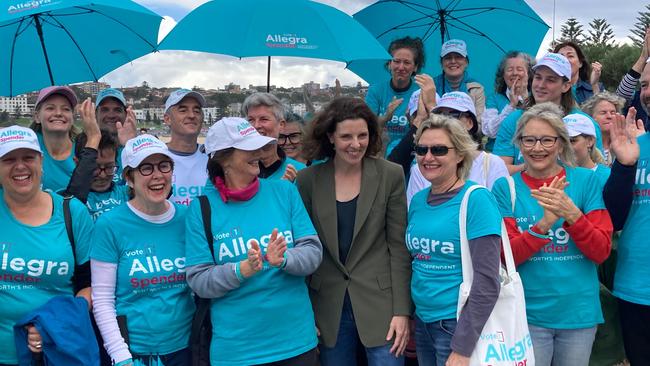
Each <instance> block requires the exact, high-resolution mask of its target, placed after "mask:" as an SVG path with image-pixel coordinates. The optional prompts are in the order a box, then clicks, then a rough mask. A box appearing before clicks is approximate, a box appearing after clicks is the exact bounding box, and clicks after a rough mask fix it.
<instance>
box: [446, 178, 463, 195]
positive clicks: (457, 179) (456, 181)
mask: <svg viewBox="0 0 650 366" xmlns="http://www.w3.org/2000/svg"><path fill="white" fill-rule="evenodd" d="M459 180H460V177H456V180H455V181H454V184H452V185H451V186H449V188H447V190H446V191H445V192H444V193H447V192H449V191H451V189H452V188H454V186H455V185H456V183H458V181H459Z"/></svg>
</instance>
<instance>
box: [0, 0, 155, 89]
mask: <svg viewBox="0 0 650 366" xmlns="http://www.w3.org/2000/svg"><path fill="white" fill-rule="evenodd" d="M4 6H5V9H8V10H7V12H2V13H0V45H2V48H1V49H0V51H1V53H2V55H1V56H0V95H9V96H14V95H16V94H20V93H23V92H27V91H32V90H36V89H40V88H42V87H45V86H48V85H62V84H70V83H75V82H81V81H89V80H93V81H97V79H99V78H100V77H102V76H103V75H104V74H106V73H108V72H110V71H112V70H114V69H116V68H117V67H119V66H121V65H123V64H125V63H127V62H130V61H132V60H134V59H136V58H138V57H140V56H142V55H145V54H147V53H150V52H152V51H154V50H155V47H156V44H157V42H158V29H159V27H160V21H161V20H162V17H160V16H159V15H157V14H155V13H153V12H152V11H150V10H148V9H146V8H145V7H143V6H141V5H138V4H136V3H134V2H132V1H127V0H36V1H24V0H20V1H16V0H12V1H10V2H9V3H8V4H7V3H5V5H4ZM7 7H8V8H7Z"/></svg>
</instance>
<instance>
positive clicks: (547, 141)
mask: <svg viewBox="0 0 650 366" xmlns="http://www.w3.org/2000/svg"><path fill="white" fill-rule="evenodd" d="M557 139H558V137H557V136H542V137H535V136H521V137H520V138H519V141H521V144H522V145H524V146H525V147H534V146H535V145H536V144H537V141H539V143H540V144H542V146H543V147H553V145H555V143H556V142H557Z"/></svg>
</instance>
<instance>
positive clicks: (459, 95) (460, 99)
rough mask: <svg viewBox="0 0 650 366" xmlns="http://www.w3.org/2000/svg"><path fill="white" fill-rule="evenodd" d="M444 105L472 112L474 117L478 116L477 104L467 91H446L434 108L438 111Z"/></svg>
mask: <svg viewBox="0 0 650 366" xmlns="http://www.w3.org/2000/svg"><path fill="white" fill-rule="evenodd" d="M443 107H446V108H451V109H453V110H456V111H460V112H470V113H471V114H473V115H474V118H478V117H476V106H475V105H474V100H472V97H470V96H469V95H467V93H463V92H459V91H454V92H449V93H445V94H444V95H443V96H442V98H440V99H439V100H438V103H436V107H435V108H434V109H433V110H434V111H437V110H438V109H440V108H443Z"/></svg>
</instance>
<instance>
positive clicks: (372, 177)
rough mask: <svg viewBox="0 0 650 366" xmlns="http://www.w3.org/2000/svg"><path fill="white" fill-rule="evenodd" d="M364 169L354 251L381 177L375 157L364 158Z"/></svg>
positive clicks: (353, 238)
mask: <svg viewBox="0 0 650 366" xmlns="http://www.w3.org/2000/svg"><path fill="white" fill-rule="evenodd" d="M362 169H363V170H362V173H361V190H360V192H359V200H358V201H357V214H356V216H355V218H354V235H353V236H352V247H350V252H352V248H354V244H355V242H356V240H357V235H358V234H359V231H360V230H361V228H362V227H363V224H364V223H365V222H366V219H367V218H368V214H370V209H371V208H372V205H373V203H374V202H375V198H376V196H377V190H378V189H379V179H380V177H379V174H378V172H377V165H376V161H375V159H372V158H364V159H363V168H362ZM348 261H349V260H348Z"/></svg>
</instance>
